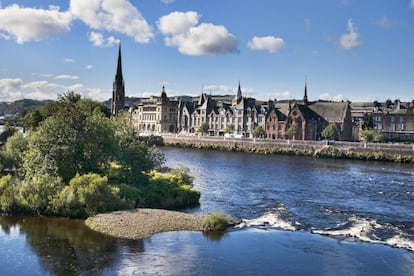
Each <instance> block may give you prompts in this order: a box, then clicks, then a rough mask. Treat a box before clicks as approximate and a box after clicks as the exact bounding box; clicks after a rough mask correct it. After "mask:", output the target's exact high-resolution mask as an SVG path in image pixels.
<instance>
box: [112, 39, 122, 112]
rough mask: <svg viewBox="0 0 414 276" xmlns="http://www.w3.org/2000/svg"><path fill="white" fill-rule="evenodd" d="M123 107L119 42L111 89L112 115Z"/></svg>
mask: <svg viewBox="0 0 414 276" xmlns="http://www.w3.org/2000/svg"><path fill="white" fill-rule="evenodd" d="M124 108H125V83H124V77H123V76H122V57H121V43H119V48H118V64H117V68H116V74H115V80H114V82H113V90H112V104H111V113H112V115H118V112H119V111H121V110H123V109H124Z"/></svg>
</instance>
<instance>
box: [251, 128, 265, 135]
mask: <svg viewBox="0 0 414 276" xmlns="http://www.w3.org/2000/svg"><path fill="white" fill-rule="evenodd" d="M264 134H265V130H264V129H263V127H262V126H257V127H255V128H254V129H253V136H254V137H263V135H264Z"/></svg>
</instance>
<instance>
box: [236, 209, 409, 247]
mask: <svg viewBox="0 0 414 276" xmlns="http://www.w3.org/2000/svg"><path fill="white" fill-rule="evenodd" d="M287 214H288V213H287V210H286V209H285V208H284V206H281V207H278V208H274V209H272V210H269V211H266V212H265V213H264V214H263V215H261V216H259V217H257V218H254V219H242V220H241V223H240V224H238V225H237V226H236V227H238V228H244V227H254V228H270V229H280V230H286V231H297V230H305V229H303V227H302V225H301V224H300V223H299V222H292V221H290V220H289V219H285V218H284V217H287ZM310 231H311V233H314V234H318V235H324V236H330V237H334V238H339V239H343V238H353V239H356V240H359V241H362V242H368V243H380V244H385V245H389V246H392V247H398V248H403V249H407V250H410V251H414V240H413V239H412V238H411V237H409V235H408V234H406V233H404V232H403V231H401V230H400V229H399V228H398V227H396V226H393V225H391V224H389V223H386V224H384V225H383V224H380V223H379V222H377V221H376V220H374V219H366V218H361V217H358V216H355V215H353V216H351V217H349V218H348V221H346V222H342V223H338V224H337V225H335V226H334V227H332V228H325V229H314V228H313V229H312V230H310Z"/></svg>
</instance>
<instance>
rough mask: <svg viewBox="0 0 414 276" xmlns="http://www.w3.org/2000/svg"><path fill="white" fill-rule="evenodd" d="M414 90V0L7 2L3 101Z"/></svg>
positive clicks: (3, 4) (0, 46)
mask: <svg viewBox="0 0 414 276" xmlns="http://www.w3.org/2000/svg"><path fill="white" fill-rule="evenodd" d="M119 42H121V45H122V55H123V71H124V79H125V83H126V94H127V96H138V97H141V96H148V95H158V94H160V93H161V87H162V86H163V85H165V86H166V90H167V94H168V95H169V96H173V95H184V94H186V95H199V94H200V93H201V91H204V92H207V93H211V94H224V93H226V94H228V93H230V94H233V93H235V92H236V88H237V85H238V83H239V81H240V83H241V87H242V91H243V94H244V95H245V96H249V97H255V98H257V99H262V100H267V99H269V98H271V99H275V98H276V99H290V98H302V96H303V89H304V83H305V79H307V85H308V96H309V98H310V100H317V99H324V100H350V101H374V100H380V101H381V100H386V99H397V98H398V99H401V100H410V101H411V100H413V99H414V46H413V45H414V0H393V1H376V0H365V1H358V0H312V1H309V0H289V1H287V0H285V1H283V0H254V1H253V0H87V1H86V0H70V1H51V0H37V1H29V0H27V1H4V0H0V50H1V51H0V101H14V100H17V99H22V98H32V99H56V97H57V95H59V94H62V93H64V92H66V91H68V90H73V91H75V92H77V93H80V94H82V95H83V96H85V97H88V98H92V99H96V100H106V99H108V98H110V97H111V90H112V81H113V79H114V75H115V70H116V59H117V51H118V45H119Z"/></svg>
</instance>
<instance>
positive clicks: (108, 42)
mask: <svg viewBox="0 0 414 276" xmlns="http://www.w3.org/2000/svg"><path fill="white" fill-rule="evenodd" d="M88 39H89V41H90V42H92V43H93V45H95V46H98V47H112V46H114V45H117V44H119V42H120V40H119V39H116V38H115V37H113V36H110V37H108V38H104V36H103V34H101V33H97V32H90V33H89V34H88Z"/></svg>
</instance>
